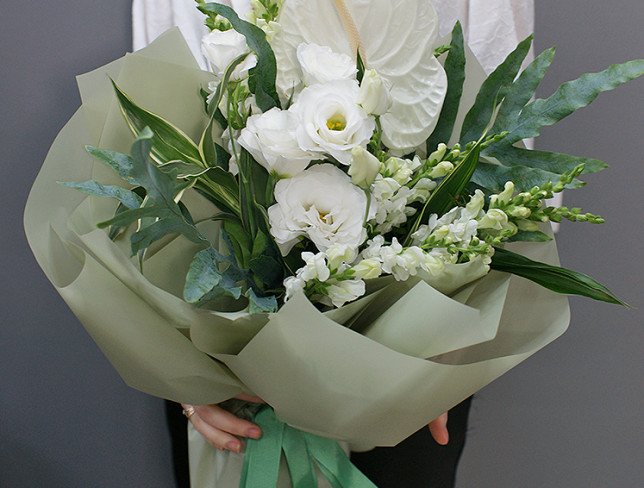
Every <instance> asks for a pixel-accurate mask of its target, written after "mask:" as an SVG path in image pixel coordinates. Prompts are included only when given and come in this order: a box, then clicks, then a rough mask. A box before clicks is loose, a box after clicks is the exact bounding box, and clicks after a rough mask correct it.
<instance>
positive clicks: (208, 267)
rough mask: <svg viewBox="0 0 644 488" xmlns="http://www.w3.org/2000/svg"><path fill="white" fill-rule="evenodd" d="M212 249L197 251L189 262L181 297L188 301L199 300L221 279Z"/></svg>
mask: <svg viewBox="0 0 644 488" xmlns="http://www.w3.org/2000/svg"><path fill="white" fill-rule="evenodd" d="M212 251H213V249H212V248H208V249H204V250H203V251H200V252H198V253H197V254H195V256H194V258H193V259H192V262H191V263H190V268H189V269H188V274H187V275H186V283H185V286H184V289H183V298H184V299H185V300H186V301H187V302H188V303H198V302H199V301H201V300H202V299H203V297H204V296H206V295H207V294H208V293H210V292H211V291H212V290H213V288H215V287H216V286H217V285H218V284H219V283H220V282H221V280H222V274H221V272H220V271H219V259H218V255H217V254H215V253H213V252H212Z"/></svg>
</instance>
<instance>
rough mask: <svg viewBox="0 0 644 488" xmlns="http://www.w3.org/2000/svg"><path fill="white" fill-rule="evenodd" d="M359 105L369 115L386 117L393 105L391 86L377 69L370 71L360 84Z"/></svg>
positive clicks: (366, 72)
mask: <svg viewBox="0 0 644 488" xmlns="http://www.w3.org/2000/svg"><path fill="white" fill-rule="evenodd" d="M359 103H360V105H362V108H364V109H365V111H366V112H367V113H368V114H372V115H384V114H386V113H387V111H389V109H390V108H391V105H392V104H393V98H391V86H390V84H389V82H388V81H386V80H384V79H383V78H382V77H381V76H380V75H379V74H378V72H377V71H376V70H375V69H368V70H366V71H365V73H364V77H363V78H362V82H361V83H360V98H359Z"/></svg>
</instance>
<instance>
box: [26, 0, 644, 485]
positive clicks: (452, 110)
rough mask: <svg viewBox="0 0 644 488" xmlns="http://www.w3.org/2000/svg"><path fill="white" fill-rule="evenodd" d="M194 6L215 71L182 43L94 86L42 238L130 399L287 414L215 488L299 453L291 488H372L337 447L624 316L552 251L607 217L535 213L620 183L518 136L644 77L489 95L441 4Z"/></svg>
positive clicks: (42, 253)
mask: <svg viewBox="0 0 644 488" xmlns="http://www.w3.org/2000/svg"><path fill="white" fill-rule="evenodd" d="M198 8H199V9H200V10H201V11H202V12H203V13H204V14H205V15H206V17H207V21H206V22H207V25H208V27H209V28H210V31H211V32H210V33H209V34H208V35H207V36H205V37H204V39H203V51H204V54H205V56H206V57H207V59H208V61H209V63H210V66H211V68H212V69H211V71H210V72H205V71H201V70H199V68H198V65H197V63H196V61H195V60H194V58H193V57H192V56H191V54H190V52H189V50H188V48H187V46H186V45H185V42H184V41H183V39H182V38H181V36H180V34H179V33H178V32H177V31H170V32H168V33H166V34H165V35H164V36H162V37H161V38H159V39H158V40H157V41H155V42H154V43H153V44H152V45H150V46H149V47H148V48H146V49H143V50H141V51H139V52H136V53H133V54H130V55H127V56H125V57H124V58H122V59H120V60H118V61H115V62H114V63H111V64H109V65H107V66H105V67H102V68H99V69H98V70H96V71H94V72H92V73H88V74H86V75H83V76H80V77H79V78H78V83H79V88H80V92H81V96H82V100H83V105H82V107H81V109H80V110H79V111H78V112H77V113H76V114H75V115H74V116H73V117H72V119H71V120H70V121H69V123H68V124H67V125H66V127H65V128H64V129H63V130H62V132H61V133H60V134H59V136H58V138H57V139H56V141H55V142H54V144H53V147H52V149H51V151H50V153H49V155H48V156H47V160H46V161H45V163H44V166H43V169H42V171H41V173H40V175H39V176H38V179H37V181H36V183H35V184H34V187H33V190H32V192H31V195H30V198H29V201H28V204H27V209H26V213H25V227H26V231H27V235H28V238H29V242H30V245H31V246H32V248H33V251H34V254H35V255H36V258H37V259H38V262H39V263H40V265H41V266H42V267H43V269H44V271H45V273H46V274H47V276H48V277H49V278H50V280H51V281H52V283H53V284H54V285H55V286H56V288H57V289H58V291H59V292H60V294H61V295H62V297H63V298H64V299H65V300H66V301H67V303H68V304H69V306H70V307H71V309H72V310H73V311H74V312H75V314H76V315H77V316H78V317H79V319H80V320H81V322H82V323H83V324H84V326H85V327H86V328H87V330H88V332H89V333H90V334H91V335H92V337H93V338H94V340H95V341H96V342H97V343H98V345H99V346H100V347H101V348H102V350H103V351H104V353H105V354H106V355H107V357H108V358H109V359H110V361H111V362H112V364H113V365H114V366H115V368H116V369H117V370H118V371H119V373H120V374H121V375H122V377H123V378H124V380H125V381H126V382H127V383H128V384H130V385H131V386H133V387H134V388H138V389H140V390H142V391H145V392H147V393H150V394H152V395H157V396H160V397H163V398H168V399H172V400H175V401H180V402H184V403H195V404H204V403H219V402H222V401H225V400H228V399H230V398H233V397H234V396H236V395H238V394H239V393H242V392H245V393H253V394H255V395H258V396H260V397H262V398H263V399H264V400H266V402H267V404H268V405H270V408H268V407H267V408H262V409H260V410H259V411H254V412H251V414H250V415H253V416H254V417H255V421H256V422H258V423H259V424H260V425H261V426H262V427H263V430H264V433H265V435H264V437H263V438H262V439H261V440H259V441H250V442H249V444H248V448H247V452H246V454H245V455H243V457H242V456H239V458H238V463H237V464H235V463H232V464H231V463H228V464H226V465H225V466H226V467H225V468H224V469H223V471H224V472H225V473H224V474H223V475H222V473H221V472H219V473H217V474H212V473H211V470H213V469H214V466H215V463H214V461H213V459H214V457H215V456H223V454H220V453H219V454H215V452H214V451H200V452H201V454H203V456H201V454H200V456H201V460H202V461H204V463H203V464H201V465H200V467H199V470H200V472H201V473H202V475H203V478H204V479H213V477H219V479H220V480H222V479H225V480H227V481H224V484H226V483H230V484H231V486H232V485H237V484H239V483H241V485H240V486H249V487H251V486H252V487H258V486H275V485H276V483H277V480H278V478H279V477H280V476H282V477H283V476H284V473H282V474H281V475H280V459H282V456H284V459H285V460H286V465H287V469H288V472H289V473H290V475H291V478H292V480H294V481H293V483H294V484H296V486H316V483H317V481H316V479H317V476H318V475H321V476H322V477H323V478H325V479H327V480H328V481H329V482H330V483H331V484H332V485H333V486H346V487H348V486H373V485H372V484H371V483H370V482H369V481H368V480H367V479H366V478H365V477H364V476H363V475H362V474H361V473H359V472H358V471H357V470H355V468H353V467H352V466H351V465H350V463H349V461H348V458H346V456H344V455H343V452H342V450H341V449H340V447H339V446H338V444H337V443H336V442H335V441H344V442H347V443H350V444H351V445H352V446H357V447H363V448H364V447H368V446H376V445H380V446H385V445H395V444H397V443H398V442H400V441H401V440H403V439H404V438H406V437H407V436H409V435H411V434H412V433H413V432H415V431H416V430H418V429H419V428H420V427H421V426H422V425H424V424H426V423H427V422H428V420H430V419H432V418H435V417H436V416H438V415H439V414H440V413H442V412H443V411H446V410H447V409H449V408H450V407H452V406H454V405H455V404H457V403H459V402H460V401H462V400H463V399H464V398H466V397H468V396H469V395H471V394H473V393H474V392H476V391H477V390H478V389H480V388H482V387H483V386H485V385H486V384H488V383H489V382H490V381H492V380H494V379H495V378H497V377H498V376H499V375H501V374H503V373H504V372H506V371H507V370H508V369H510V368H512V367H513V366H515V365H516V364H518V363H519V362H521V361H523V360H524V359H526V358H527V357H528V356H530V355H531V354H533V353H534V352H536V351H537V350H538V349H540V348H541V347H543V346H545V345H546V344H548V343H549V342H550V341H552V340H554V339H555V338H556V337H558V336H559V335H560V334H562V333H563V332H564V331H565V329H566V327H567V325H568V319H569V310H568V304H567V299H566V297H565V295H566V294H578V295H583V296H587V297H589V298H592V299H596V300H603V301H606V302H609V303H616V304H620V303H621V302H620V300H619V299H618V298H617V297H615V296H614V295H613V294H612V293H611V292H610V291H609V290H608V289H606V288H605V287H604V286H602V285H601V284H599V283H598V282H596V281H595V280H593V279H592V278H590V277H588V276H586V275H584V274H581V273H579V272H575V271H572V270H568V269H565V268H562V267H560V266H559V262H558V258H557V253H556V248H555V244H554V240H553V236H552V233H551V232H550V231H549V222H559V221H561V220H562V219H568V220H571V221H580V222H590V223H601V222H602V219H601V217H599V216H597V215H594V214H591V213H585V212H583V211H582V210H581V209H578V208H572V209H570V208H567V207H551V206H548V205H547V204H545V203H544V202H545V200H546V199H548V198H551V197H552V196H553V195H554V194H555V193H559V192H562V191H563V190H564V189H574V188H578V187H580V186H582V185H583V184H584V183H583V182H582V181H581V180H580V178H581V177H583V175H584V174H587V173H593V172H597V171H600V170H602V169H604V168H605V167H606V164H605V163H603V162H602V161H598V160H596V159H590V158H582V157H577V156H572V155H567V154H561V153H555V152H546V151H533V150H528V149H526V148H525V147H524V146H523V144H522V140H524V139H528V138H533V137H536V136H538V135H539V132H540V130H541V129H542V128H543V127H546V126H550V125H553V124H555V123H556V122H558V121H559V120H561V119H563V118H564V117H566V116H568V115H570V114H572V113H573V112H574V111H575V110H577V109H579V108H581V107H584V106H586V105H588V104H589V103H591V102H592V101H593V100H594V99H595V98H596V97H597V96H598V95H599V94H600V93H601V92H603V91H606V90H609V89H613V88H615V87H617V86H618V85H620V84H622V83H625V82H627V81H629V80H631V79H634V78H636V77H639V76H641V75H642V74H644V61H642V60H639V61H631V62H628V63H624V64H619V65H614V66H611V67H609V68H608V69H607V70H605V71H603V72H600V73H593V74H587V75H584V76H582V77H581V78H579V79H577V80H574V81H570V82H568V83H565V84H564V85H562V86H561V87H560V88H559V89H558V90H557V91H556V92H555V93H554V94H552V95H551V96H550V97H548V98H545V99H534V93H535V91H536V89H537V87H538V85H539V83H540V81H541V80H542V79H543V77H544V75H545V73H546V71H547V69H548V67H549V65H550V63H551V62H552V59H553V56H554V50H553V49H549V50H546V51H545V52H543V53H542V54H540V55H539V56H538V57H537V58H536V59H535V60H534V61H533V62H532V63H530V64H529V65H528V66H527V67H526V68H525V69H524V70H523V71H522V72H520V71H521V65H522V63H523V61H524V59H525V57H526V56H527V54H528V51H529V49H530V46H531V38H528V39H526V40H525V41H523V42H522V43H520V44H519V45H518V46H517V48H516V50H515V51H513V52H512V53H511V54H510V55H509V56H508V57H507V59H506V60H505V61H504V62H503V63H502V64H501V65H500V66H499V67H498V68H497V69H496V70H495V71H494V72H493V73H491V74H490V75H489V76H487V77H486V76H485V74H484V73H483V71H482V69H481V68H480V67H479V66H478V64H477V62H476V60H475V59H474V57H473V56H472V54H471V52H470V51H469V49H468V48H467V46H466V45H465V43H464V39H463V32H462V29H461V27H460V25H459V24H456V25H455V27H454V29H453V31H452V34H451V37H450V38H448V39H439V38H438V33H437V32H438V31H437V26H438V22H437V18H436V13H435V11H434V9H433V7H432V6H431V3H430V2H428V1H426V0H393V1H392V0H375V1H374V0H372V1H369V2H367V1H362V0H346V1H343V0H335V1H326V0H308V1H306V2H305V1H304V0H284V1H279V0H257V1H255V2H252V9H251V13H250V14H249V15H248V16H247V17H246V18H240V16H239V15H238V14H237V13H236V12H235V11H234V10H233V9H232V8H230V7H228V6H225V5H221V4H218V3H204V2H198ZM88 144H89V145H88ZM57 182H58V183H59V184H58V183H57ZM72 189H75V190H79V191H72ZM202 447H203V446H202ZM194 452H196V451H194V450H193V453H194ZM204 452H205V454H204ZM230 455H231V456H232V454H230ZM209 463H210V464H209ZM220 467H221V465H220ZM204 473H205V474H204ZM279 479H282V478H279ZM240 480H241V481H240ZM296 480H299V481H296ZM285 482H286V483H288V481H285ZM193 483H195V484H198V482H197V481H195V480H193Z"/></svg>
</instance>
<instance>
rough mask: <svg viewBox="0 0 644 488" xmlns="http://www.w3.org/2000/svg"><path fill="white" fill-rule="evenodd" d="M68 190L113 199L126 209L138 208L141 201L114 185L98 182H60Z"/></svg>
mask: <svg viewBox="0 0 644 488" xmlns="http://www.w3.org/2000/svg"><path fill="white" fill-rule="evenodd" d="M60 184H61V185H63V186H66V187H68V188H75V189H76V190H80V191H82V192H83V193H86V194H87V195H93V196H97V197H108V198H115V199H117V200H118V201H119V202H121V203H122V204H123V205H124V206H125V207H127V208H139V207H140V206H141V202H142V201H143V200H142V199H141V197H139V196H138V195H137V194H136V193H134V192H133V191H131V190H127V189H125V188H122V187H120V186H115V185H102V184H101V183H99V182H98V181H94V180H90V181H82V182H60Z"/></svg>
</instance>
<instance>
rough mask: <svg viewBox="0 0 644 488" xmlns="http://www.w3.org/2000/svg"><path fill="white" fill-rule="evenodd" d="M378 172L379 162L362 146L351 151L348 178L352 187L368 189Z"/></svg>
mask: <svg viewBox="0 0 644 488" xmlns="http://www.w3.org/2000/svg"><path fill="white" fill-rule="evenodd" d="M379 172H380V161H379V160H378V158H377V157H375V156H374V155H373V154H371V153H370V152H369V151H367V150H366V149H365V148H363V147H362V146H356V147H354V148H353V149H352V150H351V166H349V176H351V181H352V182H353V184H354V185H356V186H359V187H360V188H362V189H365V190H366V189H368V188H370V187H371V185H372V183H373V182H374V181H375V179H376V176H377V175H378V173H379Z"/></svg>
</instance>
